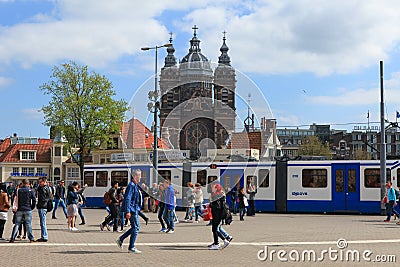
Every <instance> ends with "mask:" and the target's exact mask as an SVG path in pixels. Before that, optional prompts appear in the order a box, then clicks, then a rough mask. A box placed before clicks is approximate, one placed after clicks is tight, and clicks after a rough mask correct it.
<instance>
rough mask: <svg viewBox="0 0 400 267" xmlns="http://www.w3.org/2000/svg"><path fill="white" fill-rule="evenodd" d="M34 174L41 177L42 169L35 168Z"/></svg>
mask: <svg viewBox="0 0 400 267" xmlns="http://www.w3.org/2000/svg"><path fill="white" fill-rule="evenodd" d="M36 173H37V174H38V175H39V176H42V175H43V168H36Z"/></svg>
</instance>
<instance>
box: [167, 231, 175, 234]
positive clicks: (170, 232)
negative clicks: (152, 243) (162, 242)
mask: <svg viewBox="0 0 400 267" xmlns="http://www.w3.org/2000/svg"><path fill="white" fill-rule="evenodd" d="M166 233H167V234H173V233H175V231H174V230H169V231H167V232H166Z"/></svg>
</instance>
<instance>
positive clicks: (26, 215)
mask: <svg viewBox="0 0 400 267" xmlns="http://www.w3.org/2000/svg"><path fill="white" fill-rule="evenodd" d="M16 196H17V202H18V209H17V212H16V214H15V224H14V228H13V231H12V234H11V238H10V243H14V241H15V237H16V236H17V232H18V228H19V226H20V225H21V222H22V219H24V221H25V227H26V231H27V232H28V238H29V240H30V243H32V242H36V240H35V238H34V237H33V234H32V210H33V209H34V208H35V205H36V195H35V191H34V190H33V189H31V188H30V186H29V180H28V179H24V180H23V181H22V187H21V188H18V189H17V192H16Z"/></svg>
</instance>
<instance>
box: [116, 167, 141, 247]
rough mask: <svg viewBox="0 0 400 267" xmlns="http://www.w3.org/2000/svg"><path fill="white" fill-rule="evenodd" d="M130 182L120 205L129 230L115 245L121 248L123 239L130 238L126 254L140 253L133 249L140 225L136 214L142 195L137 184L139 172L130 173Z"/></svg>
mask: <svg viewBox="0 0 400 267" xmlns="http://www.w3.org/2000/svg"><path fill="white" fill-rule="evenodd" d="M132 175H133V176H132V180H131V182H130V183H129V184H128V186H127V187H126V190H125V196H124V201H123V203H122V211H124V212H125V218H127V219H128V220H130V223H131V228H130V229H129V230H128V231H126V232H125V233H124V234H123V235H121V236H120V237H119V238H118V239H117V240H116V242H117V245H118V247H119V248H122V243H123V242H124V239H125V238H127V237H128V236H130V239H129V247H128V252H131V253H142V252H141V251H140V250H138V249H137V248H136V247H135V241H136V237H137V235H138V233H139V229H140V223H139V218H138V212H139V211H140V207H141V206H142V195H141V193H140V190H139V186H138V183H139V181H140V178H141V176H142V171H141V170H134V171H133V173H132Z"/></svg>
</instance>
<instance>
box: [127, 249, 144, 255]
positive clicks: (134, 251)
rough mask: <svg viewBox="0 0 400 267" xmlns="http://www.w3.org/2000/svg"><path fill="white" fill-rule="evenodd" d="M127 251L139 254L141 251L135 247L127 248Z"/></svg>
mask: <svg viewBox="0 0 400 267" xmlns="http://www.w3.org/2000/svg"><path fill="white" fill-rule="evenodd" d="M128 253H134V254H140V253H142V252H141V251H140V250H138V249H137V248H133V249H128Z"/></svg>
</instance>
